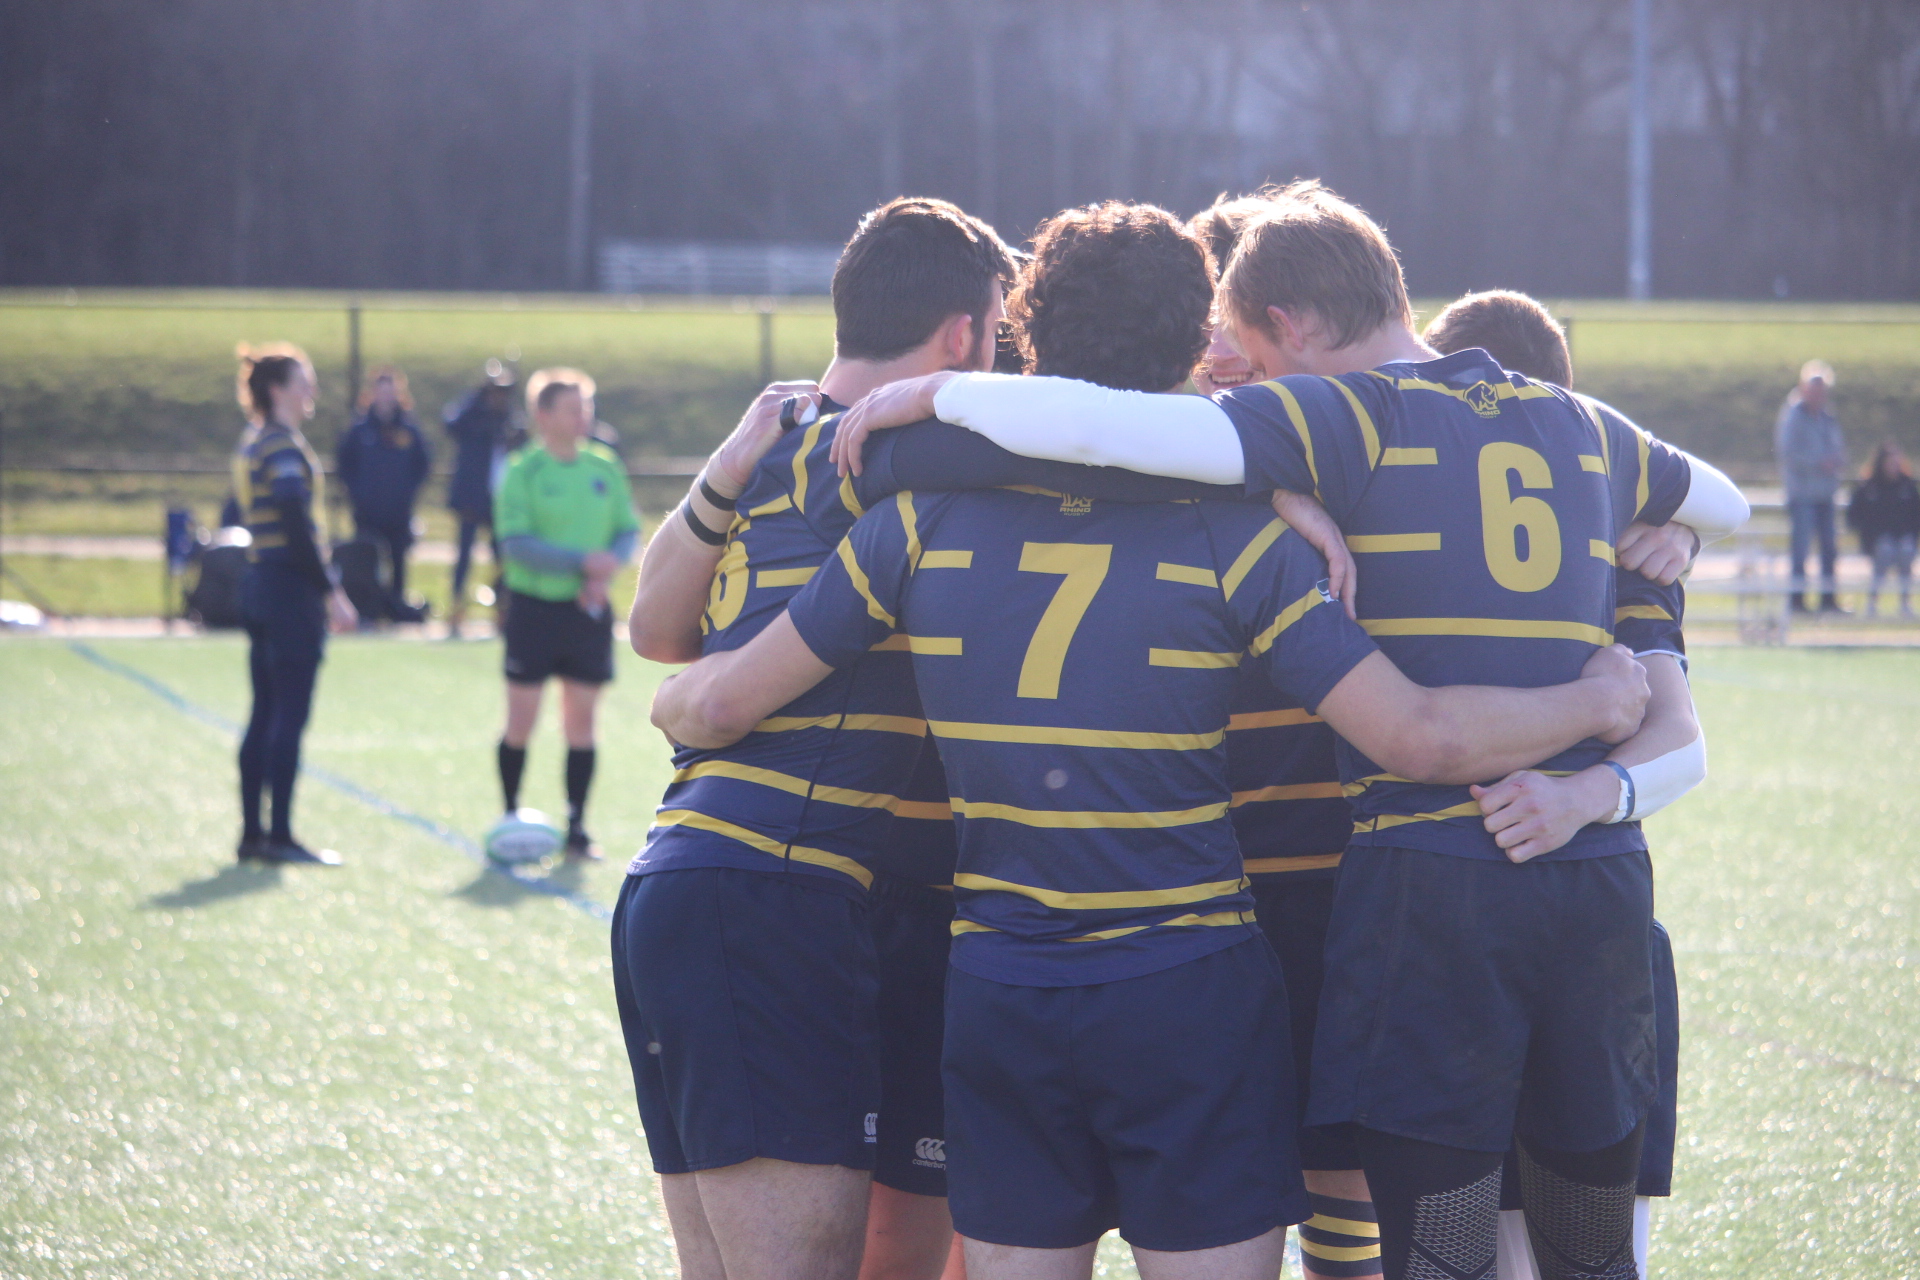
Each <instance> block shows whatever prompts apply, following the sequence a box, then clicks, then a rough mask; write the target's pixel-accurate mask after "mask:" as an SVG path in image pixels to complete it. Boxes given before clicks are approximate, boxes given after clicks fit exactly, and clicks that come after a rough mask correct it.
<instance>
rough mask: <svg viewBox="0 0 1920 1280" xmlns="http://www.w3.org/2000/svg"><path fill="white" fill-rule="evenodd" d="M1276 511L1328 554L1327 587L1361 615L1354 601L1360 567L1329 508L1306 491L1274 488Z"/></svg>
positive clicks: (1357, 592) (1348, 608)
mask: <svg viewBox="0 0 1920 1280" xmlns="http://www.w3.org/2000/svg"><path fill="white" fill-rule="evenodd" d="M1273 513H1274V514H1275V515H1277V516H1279V517H1280V518H1281V519H1282V520H1284V521H1286V522H1287V526H1288V527H1289V528H1291V529H1292V530H1293V531H1294V532H1295V533H1297V534H1299V535H1300V536H1301V537H1303V538H1305V539H1306V540H1307V541H1308V542H1309V543H1310V544H1312V546H1313V549H1314V550H1315V551H1318V552H1319V553H1320V554H1321V555H1323V556H1325V557H1326V559H1327V590H1329V591H1331V592H1332V593H1333V598H1334V599H1336V600H1338V601H1339V602H1340V603H1341V604H1343V605H1345V606H1346V610H1347V616H1348V617H1349V618H1353V617H1358V616H1359V615H1358V614H1356V613H1355V612H1354V604H1355V598H1356V597H1357V596H1358V595H1359V594H1360V571H1359V567H1358V566H1356V565H1355V564H1354V563H1353V552H1352V551H1350V550H1348V549H1347V539H1346V536H1345V535H1344V534H1342V533H1341V532H1340V526H1339V525H1337V524H1335V523H1334V522H1333V517H1332V516H1330V515H1328V514H1327V509H1326V508H1325V507H1323V506H1321V505H1320V504H1319V503H1318V502H1316V501H1314V500H1313V499H1312V498H1310V497H1308V496H1307V495H1306V494H1304V493H1293V492H1291V491H1290V490H1287V489H1275V490H1274V491H1273Z"/></svg>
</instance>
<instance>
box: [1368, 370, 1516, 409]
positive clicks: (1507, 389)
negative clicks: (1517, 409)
mask: <svg viewBox="0 0 1920 1280" xmlns="http://www.w3.org/2000/svg"><path fill="white" fill-rule="evenodd" d="M1368 372H1369V373H1372V374H1373V375H1374V376H1375V377H1377V378H1381V379H1383V380H1385V381H1388V382H1392V383H1394V384H1395V385H1396V386H1398V387H1399V388H1400V389H1401V390H1402V391H1438V392H1439V393H1440V394H1441V395H1443V396H1452V397H1453V398H1454V399H1455V400H1459V401H1461V402H1463V403H1464V402H1465V401H1466V398H1467V390H1466V389H1462V388H1458V387H1450V386H1448V385H1447V384H1446V383H1444V382H1430V381H1428V380H1427V379H1425V378H1388V377H1387V375H1386V374H1384V373H1378V372H1376V371H1374V370H1371V369H1369V370H1368ZM1491 385H1492V386H1493V394H1494V398H1495V399H1499V400H1548V399H1552V398H1553V392H1551V391H1549V390H1548V389H1547V388H1545V387H1536V386H1531V385H1529V386H1525V387H1516V386H1514V385H1513V383H1512V382H1510V381H1501V382H1498V383H1494V384H1491Z"/></svg>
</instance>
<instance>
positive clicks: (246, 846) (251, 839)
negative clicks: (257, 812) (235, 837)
mask: <svg viewBox="0 0 1920 1280" xmlns="http://www.w3.org/2000/svg"><path fill="white" fill-rule="evenodd" d="M272 848H273V842H272V841H270V840H268V839H267V838H266V837H265V836H264V835H258V836H241V837H240V861H242V862H246V861H248V860H250V859H258V860H260V861H262V862H265V861H267V860H268V859H269V857H270V856H271V854H270V852H269V851H270V850H271V849H272Z"/></svg>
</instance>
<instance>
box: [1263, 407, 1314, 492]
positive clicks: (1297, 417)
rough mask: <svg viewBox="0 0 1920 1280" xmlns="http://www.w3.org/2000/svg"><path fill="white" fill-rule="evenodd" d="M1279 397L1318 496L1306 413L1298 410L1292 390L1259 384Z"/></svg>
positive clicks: (1311, 438)
mask: <svg viewBox="0 0 1920 1280" xmlns="http://www.w3.org/2000/svg"><path fill="white" fill-rule="evenodd" d="M1260 385H1261V386H1263V387H1265V388H1266V389H1267V390H1269V391H1271V392H1273V394H1274V395H1276V396H1278V397H1279V398H1280V404H1281V407H1283V408H1284V409H1286V411H1287V419H1288V420H1289V421H1290V422H1292V423H1293V430H1294V433H1295V434H1296V435H1298V436H1299V437H1300V448H1301V451H1302V452H1303V453H1304V454H1305V455H1306V460H1307V474H1308V475H1310V476H1312V477H1313V496H1314V497H1315V498H1318V497H1319V496H1320V468H1318V467H1317V466H1315V465H1314V462H1313V433H1312V432H1310V431H1308V430H1307V415H1306V414H1304V413H1302V412H1300V402H1299V401H1298V400H1296V399H1294V398H1293V392H1291V391H1289V390H1287V389H1286V387H1285V386H1283V385H1281V384H1280V383H1278V382H1263V383H1261V384H1260Z"/></svg>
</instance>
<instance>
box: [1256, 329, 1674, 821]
mask: <svg viewBox="0 0 1920 1280" xmlns="http://www.w3.org/2000/svg"><path fill="white" fill-rule="evenodd" d="M1219 403H1220V404H1221V406H1222V408H1224V409H1225V410H1226V411H1227V413H1228V415H1229V416H1230V417H1231V418H1232V419H1233V422H1234V425H1235V427H1236V429H1237V430H1238V432H1239V435H1240V439H1241V443H1242V446H1243V448H1244V451H1245V454H1246V462H1247V476H1246V479H1247V485H1248V488H1249V489H1271V488H1282V489H1292V490H1296V491H1301V492H1308V493H1312V494H1314V495H1315V496H1316V497H1318V498H1319V499H1320V501H1321V502H1322V503H1323V504H1324V505H1325V506H1326V508H1327V510H1328V512H1329V513H1330V514H1331V515H1332V516H1333V518H1334V520H1335V521H1336V522H1338V523H1339V525H1340V527H1341V528H1342V529H1343V530H1344V531H1345V532H1346V534H1347V539H1348V545H1349V546H1351V547H1352V549H1353V551H1354V552H1355V554H1356V557H1357V559H1358V562H1359V570H1360V589H1359V597H1358V608H1359V614H1360V622H1361V625H1362V626H1364V627H1365V628H1366V630H1367V632H1368V633H1369V634H1370V635H1372V636H1373V637H1374V639H1375V640H1377V641H1378V642H1379V644H1380V647H1381V649H1382V650H1383V651H1385V653H1386V654H1387V656H1388V657H1390V658H1392V659H1393V660H1394V662H1395V664H1396V665H1398V666H1399V667H1400V669H1401V670H1402V671H1404V672H1405V673H1406V674H1407V675H1408V676H1409V677H1411V678H1412V679H1414V680H1416V681H1418V682H1419V683H1421V684H1424V685H1429V686H1434V685H1448V684H1492V685H1510V686H1518V687H1522V688H1537V687H1540V686H1543V685H1552V684H1560V683H1562V682H1564V681H1568V680H1572V679H1575V678H1576V677H1578V675H1579V674H1580V669H1581V667H1582V665H1584V664H1585V662H1586V660H1587V659H1588V658H1589V657H1590V656H1592V654H1593V651H1594V650H1595V648H1597V647H1598V646H1601V645H1605V644H1608V643H1611V642H1612V639H1613V617H1614V590H1615V587H1614V565H1613V548H1614V544H1615V542H1616V541H1617V540H1618V536H1619V533H1620V531H1621V530H1623V529H1624V528H1626V526H1627V524H1628V523H1630V522H1631V521H1633V520H1635V519H1636V518H1637V519H1641V520H1645V521H1647V522H1648V523H1652V524H1662V523H1665V521H1666V520H1667V519H1668V517H1669V516H1671V515H1672V513H1673V511H1674V510H1675V508H1676V507H1678V505H1679V503H1680V501H1681V500H1682V499H1683V498H1684V497H1685V496H1686V491H1687V485H1688V482H1689V472H1688V469H1687V464H1686V460H1685V458H1684V457H1682V456H1681V455H1680V454H1679V453H1677V452H1676V451H1674V450H1672V449H1671V448H1669V447H1668V446H1666V445H1664V444H1662V443H1660V442H1659V441H1657V440H1655V439H1653V438H1652V437H1651V436H1649V435H1647V433H1646V432H1644V431H1642V430H1640V429H1639V428H1638V427H1636V426H1634V425H1633V424H1632V423H1630V422H1628V421H1627V420H1626V419H1625V418H1622V417H1620V416H1619V415H1618V414H1616V413H1614V412H1613V411H1611V410H1609V409H1607V408H1606V407H1605V406H1603V405H1600V404H1598V403H1597V402H1595V401H1592V400H1589V399H1587V398H1585V397H1580V396H1575V395H1573V394H1572V393H1570V392H1567V391H1564V390H1561V389H1560V388H1558V387H1553V386H1549V385H1546V384H1543V383H1533V382H1529V381H1528V380H1527V379H1525V378H1523V377H1521V376H1519V375H1517V374H1511V373H1507V372H1503V371H1502V370H1501V369H1500V367H1499V365H1497V364H1495V363H1494V362H1493V361H1492V360H1491V359H1490V358H1489V357H1488V356H1487V353H1486V352H1484V351H1480V350H1478V349H1474V350H1468V351H1461V352H1456V353H1455V354H1453V355H1450V356H1447V357H1445V358H1443V359H1440V360H1432V361H1426V362H1423V363H1401V364H1389V365H1384V366H1382V367H1380V368H1378V369H1373V370H1369V371H1367V372H1364V373H1355V374H1347V375H1344V376H1341V377H1337V378H1323V377H1312V376H1304V375H1303V376H1293V377H1287V378H1282V379H1279V380H1277V381H1273V382H1267V383H1262V384H1260V385H1258V386H1250V387H1242V388H1237V389H1235V390H1234V391H1232V392H1229V393H1227V394H1226V395H1224V396H1222V397H1220V398H1219ZM1339 750H1340V764H1341V772H1342V776H1343V778H1344V780H1345V784H1346V787H1347V791H1348V794H1349V796H1350V797H1351V798H1352V800H1353V803H1354V819H1355V822H1354V829H1353V837H1352V840H1351V841H1350V843H1351V844H1353V845H1356V846H1369V845H1372V846H1384V847H1403V848H1412V849H1425V850H1430V851H1432V852H1436V853H1449V854H1458V855H1462V856H1466V857H1478V858H1486V859H1499V858H1501V857H1503V855H1502V854H1501V852H1500V850H1499V848H1498V846H1496V845H1495V844H1494V842H1493V837H1492V836H1491V835H1489V834H1488V833H1487V830H1486V828H1485V827H1484V826H1483V825H1482V823H1481V814H1480V808H1479V806H1478V805H1477V804H1476V803H1475V802H1474V801H1473V799H1472V798H1471V797H1470V796H1469V795H1468V794H1467V790H1466V788H1465V787H1455V786H1428V785H1422V784H1419V783H1414V782H1409V781H1407V780H1406V779H1403V778H1398V777H1395V776H1394V775H1392V774H1389V773H1386V772H1385V771H1384V770H1382V769H1380V768H1379V767H1378V766H1377V765H1376V764H1374V763H1373V762H1372V761H1371V760H1368V759H1367V758H1366V757H1364V756H1362V755H1361V754H1360V753H1359V752H1357V751H1355V750H1353V748H1352V747H1351V746H1349V745H1347V744H1346V743H1344V742H1342V743H1341V745H1340V749H1339ZM1607 750H1608V748H1607V747H1606V746H1605V745H1604V744H1602V743H1600V742H1599V741H1598V740H1589V741H1587V742H1585V743H1582V744H1581V745H1579V746H1577V747H1575V748H1573V749H1572V750H1569V751H1566V752H1563V753H1561V754H1560V755H1558V756H1556V757H1554V758H1553V759H1551V760H1547V761H1542V762H1541V764H1540V767H1541V768H1543V769H1549V770H1556V771H1557V770H1569V771H1572V770H1578V769H1583V768H1585V767H1586V766H1588V765H1590V764H1594V763H1596V762H1598V761H1599V760H1600V759H1602V758H1603V757H1604V756H1605V755H1606V753H1607ZM1645 847H1646V846H1645V843H1644V841H1643V840H1642V838H1641V836H1640V833H1639V831H1638V829H1637V828H1635V827H1633V826H1632V825H1631V824H1625V823H1622V824H1619V825H1617V826H1600V825H1595V826H1591V827H1588V828H1586V829H1585V830H1584V831H1582V832H1581V833H1580V834H1579V835H1577V836H1575V837H1574V839H1573V840H1572V841H1571V842H1569V843H1568V844H1567V845H1566V846H1564V847H1563V848H1561V849H1559V850H1557V851H1555V852H1554V853H1551V854H1547V855H1544V856H1546V857H1549V858H1555V859H1567V858H1582V857H1595V856H1599V855H1602V854H1609V853H1618V852H1624V851H1627V850H1631V849H1643V848H1645Z"/></svg>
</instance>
